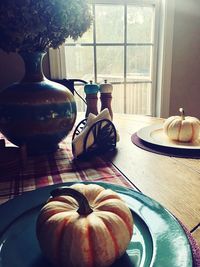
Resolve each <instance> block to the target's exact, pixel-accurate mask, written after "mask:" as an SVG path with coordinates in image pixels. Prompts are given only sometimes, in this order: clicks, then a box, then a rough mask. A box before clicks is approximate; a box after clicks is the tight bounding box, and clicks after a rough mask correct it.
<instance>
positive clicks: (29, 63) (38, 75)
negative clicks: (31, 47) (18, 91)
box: [20, 52, 45, 82]
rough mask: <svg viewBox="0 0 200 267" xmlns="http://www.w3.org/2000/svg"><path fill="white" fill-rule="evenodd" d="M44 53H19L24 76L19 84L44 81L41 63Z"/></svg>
mask: <svg viewBox="0 0 200 267" xmlns="http://www.w3.org/2000/svg"><path fill="white" fill-rule="evenodd" d="M44 55H45V53H44V52H20V56H21V57H22V58H23V61H24V65H25V74H24V77H23V79H22V81H21V82H41V81H43V80H44V79H45V77H44V73H43V68H42V61H43V57H44Z"/></svg>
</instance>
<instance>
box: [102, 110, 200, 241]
mask: <svg viewBox="0 0 200 267" xmlns="http://www.w3.org/2000/svg"><path fill="white" fill-rule="evenodd" d="M113 122H114V124H115V126H116V128H117V130H118V132H119V135H120V141H119V142H118V144H117V151H116V152H114V153H108V154H107V155H106V157H107V159H108V160H110V161H111V162H112V163H113V164H114V165H115V166H116V167H117V168H118V169H119V170H120V171H121V172H122V173H123V174H124V176H126V177H127V178H128V179H129V180H130V181H131V183H133V184H134V185H135V186H136V187H137V188H138V190H140V191H141V192H143V193H144V194H146V195H147V196H149V197H151V198H153V199H155V200H156V201H158V202H159V203H160V204H162V205H163V206H164V207H165V208H166V209H168V210H169V211H170V212H172V213H173V214H174V216H176V217H177V218H178V219H179V220H180V221H181V222H182V223H183V224H184V225H185V226H186V227H187V228H188V229H189V230H190V231H192V230H194V229H195V228H196V227H197V225H198V224H199V223H200V160H198V159H186V158H178V157H170V156H164V155H159V154H156V153H152V152H148V151H146V150H143V149H141V148H139V147H137V146H136V145H134V144H133V143H132V142H131V135H132V134H133V133H135V132H137V131H138V130H139V129H141V128H142V127H145V126H148V125H151V124H153V123H162V122H163V119H159V118H152V117H149V116H140V115H124V114H114V120H113ZM193 236H194V237H195V238H196V239H197V241H198V243H200V230H199V227H198V228H197V229H196V230H195V231H193Z"/></svg>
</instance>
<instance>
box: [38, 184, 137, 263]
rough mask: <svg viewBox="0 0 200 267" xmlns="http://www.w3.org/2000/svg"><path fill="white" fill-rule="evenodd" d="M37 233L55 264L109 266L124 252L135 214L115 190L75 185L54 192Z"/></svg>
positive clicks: (44, 249) (45, 250)
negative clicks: (133, 214)
mask: <svg viewBox="0 0 200 267" xmlns="http://www.w3.org/2000/svg"><path fill="white" fill-rule="evenodd" d="M36 233H37V238H38V241H39V244H40V247H41V250H42V252H43V253H44V255H45V256H46V258H47V259H48V260H49V261H50V262H51V263H52V264H53V265H54V266H58V267H75V266H76V267H97V266H98V267H106V266H110V265H111V264H112V263H113V262H114V261H115V260H116V259H117V258H119V257H120V256H122V255H123V254H124V253H125V251H126V249H127V247H128V244H129V242H130V240H131V237H132V234H133V217H132V214H131V212H130V210H129V208H128V206H127V205H126V203H125V202H124V200H122V199H121V198H120V196H119V195H118V194H117V193H115V192H114V191H112V190H110V189H105V188H104V187H102V186H100V185H97V184H87V185H86V184H74V185H72V186H71V187H63V188H58V189H55V190H54V191H53V192H52V197H50V198H49V200H48V201H47V203H46V204H45V205H44V206H43V208H42V209H41V211H40V213H39V216H38V219H37V225H36Z"/></svg>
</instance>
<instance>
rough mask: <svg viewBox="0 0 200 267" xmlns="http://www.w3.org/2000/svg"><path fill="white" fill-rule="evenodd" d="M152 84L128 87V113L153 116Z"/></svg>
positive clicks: (129, 85)
mask: <svg viewBox="0 0 200 267" xmlns="http://www.w3.org/2000/svg"><path fill="white" fill-rule="evenodd" d="M151 93H152V85H151V83H138V84H127V85H126V103H125V105H126V113H132V114H145V115H151Z"/></svg>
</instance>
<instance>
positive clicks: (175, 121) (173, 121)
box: [163, 108, 200, 142]
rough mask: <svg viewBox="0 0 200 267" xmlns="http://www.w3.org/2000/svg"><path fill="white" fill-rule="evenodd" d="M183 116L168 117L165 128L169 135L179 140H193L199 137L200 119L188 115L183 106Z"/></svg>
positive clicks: (181, 109)
mask: <svg viewBox="0 0 200 267" xmlns="http://www.w3.org/2000/svg"><path fill="white" fill-rule="evenodd" d="M179 111H180V113H181V116H172V117H169V118H168V119H166V121H165V122H164V125H163V128H164V132H165V133H166V134H167V136H168V137H169V138H170V139H172V140H175V141H179V142H193V141H195V140H196V139H198V138H199V133H200V121H199V120H198V119H197V118H195V117H190V116H186V117H185V114H184V110H183V108H180V109H179Z"/></svg>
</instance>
